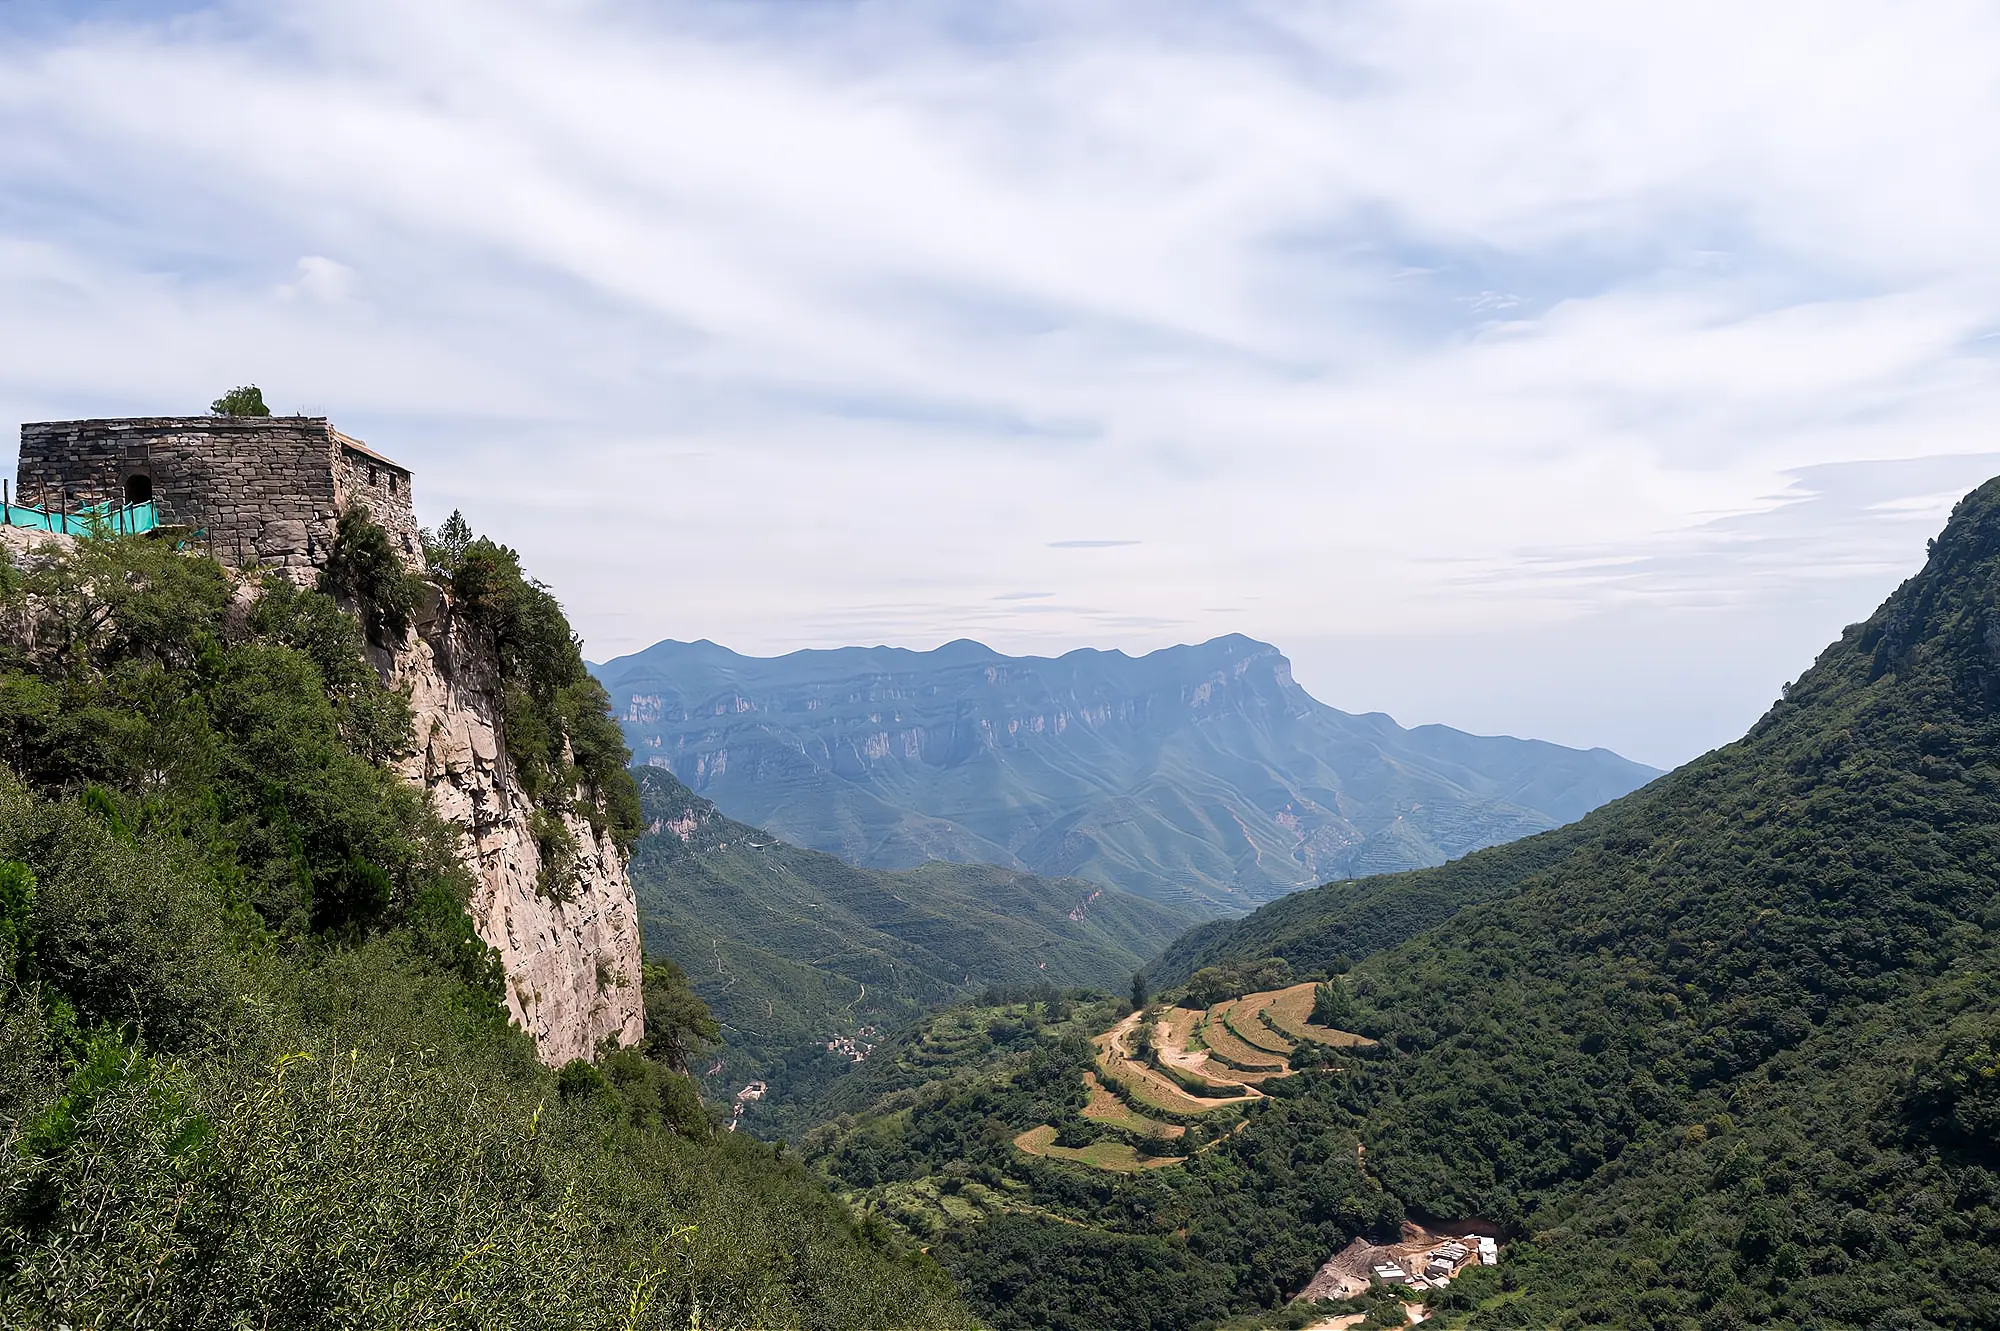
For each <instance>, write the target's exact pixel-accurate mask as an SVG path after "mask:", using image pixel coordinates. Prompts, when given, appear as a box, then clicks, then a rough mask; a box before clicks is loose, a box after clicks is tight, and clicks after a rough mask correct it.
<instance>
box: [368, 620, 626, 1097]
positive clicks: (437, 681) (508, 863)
mask: <svg viewBox="0 0 2000 1331" xmlns="http://www.w3.org/2000/svg"><path fill="white" fill-rule="evenodd" d="M376 664H377V667H378V668H379V669H380V670H381V671H382V673H383V678H384V681H385V682H386V683H387V684H388V685H389V687H391V688H399V689H405V690H407V691H408V693H409V696H410V710H411V712H412V714H413V717H414V719H415V722H416V726H415V737H416V745H415V751H414V752H413V753H411V754H409V755H408V756H407V757H405V758H404V759H402V760H401V761H400V762H399V763H398V764H397V770H398V771H399V772H400V773H401V774H402V775H403V776H404V777H405V778H407V779H408V780H410V781H413V782H416V783H418V784H421V785H422V786H423V787H424V788H425V790H427V791H428V792H429V793H430V797H431V803H432V805H433V807H435V808H436V810H437V811H438V813H439V815H440V816H442V817H443V818H445V819H447V820H448V821H450V822H452V823H453V824H455V825H456V826H458V828H459V829H460V831H461V836H462V837H463V840H462V842H461V855H462V856H463V858H464V860H465V863H466V865H467V867H468V868H470V869H471V870H472V872H473V875H474V877H475V879H476V880H477V886H476V887H475V889H474V891H473V895H472V901H471V912H472V919H473V924H474V926H475V927H476V928H477V929H478V931H479V936H480V937H481V938H483V939H485V940H486V942H487V943H488V944H490V945H491V946H493V947H494V948H495V949H497V950H498V951H499V953H500V957H501V960H502V962H503V964H504V965H505V967H506V972H507V1010H508V1013H509V1014H510V1015H511V1016H512V1018H513V1020H514V1022H515V1024H516V1025H518V1026H520V1028H521V1029H522V1030H524V1031H526V1032H527V1033H528V1034H529V1035H530V1036H532V1037H533V1038H534V1041H535V1048H536V1050H537V1051H538V1052H539V1053H540V1055H541V1057H542V1061H543V1062H545V1063H549V1064H551V1065H559V1064H562V1063H566V1062H568V1061H569V1060H571V1059H573V1058H590V1057H592V1056H593V1055H594V1054H595V1053H596V1052H597V1051H598V1050H599V1049H600V1048H601V1047H602V1046H603V1045H604V1044H606V1043H607V1042H608V1043H610V1044H613V1045H617V1046H624V1045H630V1044H634V1043H636V1042H637V1041H638V1039H639V1036H640V1034H641V1032H642V1029H643V1019H642V1016H641V1012H642V1008H641V1003H640V995H639V972H640V957H641V954H640V946H639V913H638V908H637V905H636V904H635V902H634V901H633V897H632V884H631V882H630V881H629V880H628V879H627V878H626V875H625V859H624V856H623V855H622V854H621V853H620V851H619V849H618V847H617V846H616V845H615V844H614V843H613V841H612V839H611V836H610V835H609V833H604V834H600V833H598V832H596V831H595V830H593V829H592V827H591V825H590V824H589V822H587V821H586V820H584V819H583V818H580V817H578V816H577V815H576V814H575V813H574V812H568V811H565V812H563V813H562V814H561V815H560V816H561V818H562V819H563V821H564V823H565V825H566V826H567V827H568V829H569V832H570V834H571V835H572V836H573V837H574V838H575V840H576V845H577V848H578V853H577V855H576V857H575V861H574V867H573V871H572V872H570V873H568V874H565V875H564V878H565V881H563V882H562V883H559V884H550V885H543V884H541V883H540V879H541V876H542V873H541V871H542V854H541V848H540V843H539V842H538V840H537V837H536V835H535V832H534V829H533V827H532V820H533V818H534V815H535V809H536V806H535V804H534V802H533V801H532V800H531V799H530V798H529V797H528V795H527V793H526V792H525V791H524V790H523V789H522V788H521V784H520V781H519V779H518V777H517V776H516V773H515V768H514V765H513V763H512V762H511V761H510V760H509V758H508V755H507V748H506V742H505V737H504V728H503V726H502V724H501V720H500V700H501V690H500V688H499V684H498V679H497V674H496V669H495V666H494V663H493V659H492V655H491V653H490V652H488V651H486V650H485V649H484V648H483V647H482V646H481V645H480V644H479V643H478V642H476V641H475V640H473V639H472V638H471V637H470V636H469V635H468V634H467V632H466V630H465V626H464V624H463V623H462V622H461V621H460V620H459V619H458V618H457V617H455V616H453V615H452V614H451V613H449V610H448V608H446V607H444V606H442V605H433V606H431V607H429V608H428V609H427V611H426V613H425V614H424V615H422V616H420V617H419V620H418V623H417V625H416V630H415V631H414V632H413V633H411V635H410V636H409V637H408V638H407V639H406V640H405V641H404V642H403V644H402V645H401V646H399V647H397V648H395V649H393V650H391V651H389V652H377V653H376Z"/></svg>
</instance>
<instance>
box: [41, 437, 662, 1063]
mask: <svg viewBox="0 0 2000 1331" xmlns="http://www.w3.org/2000/svg"><path fill="white" fill-rule="evenodd" d="M411 479H412V478H411V475H410V471H409V469H408V468H407V467H403V466H400V465H398V464H397V463H394V462H391V461H390V460H389V459H388V458H386V457H383V456H382V455H381V454H380V453H377V452H376V451H375V450H374V449H372V448H370V447H368V446H367V445H366V444H364V443H362V442H361V441H360V440H358V439H354V438H351V437H350V436H348V435H344V434H342V433H341V432H340V431H338V430H336V429H334V428H333V427H332V426H331V425H329V424H328V423H327V422H326V421H325V420H324V419H323V418H320V417H316V416H144V417H135V418H129V419H123V420H86V421H42V422H37V423H33V424H27V425H23V426H22V427H21V461H20V468H19V471H18V472H17V475H16V481H15V485H14V491H13V494H12V496H11V500H10V501H9V502H10V503H11V505H15V506H17V507H13V508H12V512H11V514H10V515H7V516H6V521H5V526H7V527H9V528H18V527H28V528H31V529H37V530H34V531H33V532H32V535H33V537H34V539H53V540H57V541H65V540H68V539H70V537H71V535H74V534H76V533H79V532H83V531H88V530H90V529H91V528H90V526H89V524H88V523H87V522H86V523H84V524H83V525H81V526H80V525H79V524H78V522H77V520H76V518H77V515H78V514H79V513H83V512H85V511H94V513H95V514H96V515H98V516H99V517H107V516H113V515H119V514H126V513H130V512H131V511H134V510H137V509H141V508H143V509H145V510H146V515H147V523H146V525H145V526H134V527H129V528H128V527H125V526H124V525H123V524H119V525H115V526H112V527H111V529H112V530H114V531H115V530H149V529H152V528H154V527H155V526H166V527H170V528H173V529H176V530H177V531H178V532H184V533H187V536H186V537H185V539H187V540H188V541H189V543H190V544H191V545H193V546H195V547H197V548H203V549H206V550H208V551H209V552H211V553H212V554H214V556H215V557H216V558H217V559H219V560H221V561H222V562H223V563H226V564H229V565H231V566H233V567H236V568H247V567H250V566H251V565H253V564H254V565H255V566H256V567H258V568H262V569H277V570H279V571H280V572H282V573H283V574H284V575H285V576H286V577H288V578H290V579H292V580H293V581H295V582H297V583H299V584H301V585H306V584H310V583H311V582H312V581H313V580H314V579H315V577H316V575H317V571H318V570H319V569H320V568H321V567H322V566H324V564H325V562H326V559H327V555H328V552H329V550H330V549H331V547H332V544H333V538H334V527H335V524H336V522H337V521H338V520H339V516H340V514H341V513H343V512H345V511H346V510H347V509H348V508H349V507H350V506H351V505H354V504H357V503H359V504H363V505H366V507H367V509H368V512H369V516H370V517H372V518H373V519H374V520H375V521H376V522H378V523H380V524H381V525H382V526H383V527H384V528H385V529H387V531H388V533H389V538H390V541H391V543H392V544H393V545H394V546H395V547H396V548H398V549H400V550H401V551H402V552H403V554H404V556H405V557H406V558H407V559H408V560H409V561H410V563H411V566H412V567H413V568H418V567H420V565H421V546H420V544H419V540H418V529H417V519H416V511H415V509H414V507H413V506H412V503H411V495H410V483H411ZM107 525H109V524H107ZM42 533H64V534H60V535H54V536H44V535H42ZM20 534H21V535H22V536H24V537H26V536H29V535H31V533H29V532H24V533H20ZM413 627H414V629H415V631H414V632H412V633H410V634H409V635H408V636H406V637H405V638H403V639H402V640H400V641H398V642H394V643H389V644H386V645H378V646H370V647H369V648H368V652H369V655H370V658H371V660H372V661H373V662H374V664H375V667H376V669H377V670H378V671H379V672H380V674H381V677H382V682H383V683H384V684H385V685H386V686H387V687H389V688H393V689H397V690H399V691H401V692H402V693H404V694H405V696H407V697H408V698H409V700H410V712H411V719H412V720H413V722H414V723H415V728H414V740H415V743H414V746H413V748H412V750H411V751H410V752H408V753H406V754H403V755H401V756H400V757H399V759H398V760H397V761H396V762H395V764H394V766H395V769H396V771H397V773H398V774H399V775H401V776H402V777H404V778H405V779H406V780H408V781H410V782H411V783H412V784H414V785H417V786H420V787H422V788H423V789H424V791H425V792H426V794H427V795H428V796H429V798H430V802H431V806H432V807H433V808H434V809H435V810H436V811H437V812H438V814H439V815H440V816H441V817H443V818H444V819H445V820H446V821H447V822H450V823H452V824H454V825H455V826H456V827H457V828H458V830H459V834H460V842H459V848H458V849H459V856H460V858H461V860H462V861H463V862H464V864H465V866H466V867H467V868H468V869H469V870H470V871H471V872H472V875H473V879H474V885H473V889H472V893H471V899H470V900H469V901H468V902H467V903H466V904H467V908H468V910H469V912H470V913H471V915H472V920H473V925H474V927H475V928H476V929H477V931H478V933H479V936H480V937H481V938H482V939H484V940H485V941H486V942H487V943H488V944H490V945H491V946H492V947H493V948H494V949H495V950H496V951H497V952H498V953H499V954H500V960H501V963H502V965H503V966H504V967H505V970H506V975H507V987H506V1003H507V1009H508V1013H509V1015H510V1016H511V1017H512V1018H513V1020H514V1022H515V1024H517V1025H518V1026H520V1028H521V1029H522V1030H524V1031H526V1032H527V1033H528V1035H529V1036H530V1037H531V1038H533V1040H534V1042H535V1047H536V1049H537V1051H538V1052H539V1053H540V1054H541V1056H542V1058H543V1059H544V1060H546V1061H547V1062H549V1063H551V1064H557V1065H559V1064H562V1063H566V1062H568V1061H569V1060H571V1059H574V1058H590V1057H593V1056H594V1055H595V1054H596V1053H598V1052H599V1051H600V1050H601V1049H603V1048H605V1047H606V1046H626V1045H631V1044H634V1043H636V1042H637V1041H638V1040H639V1038H640V1036H641V1035H642V1034H643V1032H644V1025H645V1023H644V1004H643V1001H642V998H641V994H640V976H641V971H642V968H643V967H642V961H643V959H642V956H641V950H640V937H639V912H638V906H637V903H636V902H635V901H634V899H633V895H632V884H631V881H630V880H629V879H628V878H627V876H626V872H625V858H624V856H623V854H622V853H620V851H619V849H618V847H617V845H616V844H615V843H614V842H613V840H612V838H611V836H610V834H609V832H600V831H598V830H596V829H595V828H594V827H593V826H592V824H591V822H590V820H589V818H588V817H587V816H585V812H584V811H579V810H578V809H576V808H574V807H564V808H562V809H560V810H558V811H556V813H555V816H557V817H559V818H560V819H561V821H562V823H563V825H564V826H565V827H566V828H567V829H568V831H569V834H570V838H571V840H572V841H573V842H574V843H575V844H576V846H577V849H578V853H577V854H576V856H575V862H574V865H573V868H572V872H571V874H570V881H569V882H568V884H567V890H566V891H564V892H562V893H559V894H554V895H551V894H549V893H545V892H544V891H543V890H542V889H541V885H540V884H541V876H542V875H541V855H542V852H541V844H540V841H541V839H540V837H539V835H538V834H537V815H538V807H537V805H536V802H535V800H534V799H533V798H531V797H530V796H529V795H528V793H527V792H526V790H524V789H523V788H522V785H521V781H520V774H519V771H518V769H517V768H516V766H515V764H514V762H513V761H512V759H511V758H510V756H509V755H508V752H507V743H506V727H505V719H504V713H505V707H504V695H505V684H504V681H503V680H502V678H501V673H500V668H499V662H498V661H497V660H496V659H495V657H494V653H493V650H492V647H491V646H490V644H489V642H488V638H487V635H485V634H482V633H478V632H475V631H473V630H472V628H471V627H470V626H468V625H467V624H466V623H464V622H463V621H462V617H461V616H459V615H457V614H455V613H453V612H452V609H451V605H450V598H449V597H448V596H444V595H440V596H439V597H438V598H436V599H435V600H434V601H433V602H432V603H431V605H430V607H429V608H428V609H427V610H426V611H423V612H420V614H419V616H418V617H417V620H416V622H415V623H414V625H413ZM543 812H544V813H546V812H547V811H543Z"/></svg>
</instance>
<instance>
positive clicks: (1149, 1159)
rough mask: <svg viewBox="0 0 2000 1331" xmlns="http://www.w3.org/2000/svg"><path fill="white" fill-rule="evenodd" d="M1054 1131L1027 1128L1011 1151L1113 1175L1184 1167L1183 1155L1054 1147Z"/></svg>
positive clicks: (1112, 1145)
mask: <svg viewBox="0 0 2000 1331" xmlns="http://www.w3.org/2000/svg"><path fill="white" fill-rule="evenodd" d="M1056 1135H1057V1134H1056V1130H1055V1129H1054V1128H1052V1127H1050V1126H1049V1125H1048V1124H1046V1123H1044V1124H1042V1125H1041V1126H1040V1127H1036V1128H1029V1129H1028V1130H1027V1131H1026V1132H1024V1133H1022V1134H1021V1135H1020V1136H1018V1137H1016V1138H1015V1139H1014V1147H1015V1149H1016V1150H1019V1151H1020V1152H1022V1153H1023V1154H1025V1155H1039V1156H1045V1157H1047V1158H1048V1159H1051V1160H1070V1161H1073V1162H1075V1163H1076V1164H1079V1165H1089V1166H1090V1167H1091V1168H1092V1169H1103V1170H1109V1171H1110V1172H1112V1173H1114V1174H1137V1173H1139V1172H1140V1171H1141V1170H1146V1169H1164V1168H1165V1167H1166V1166H1168V1165H1180V1164H1186V1163H1187V1157H1186V1156H1184V1155H1154V1156H1145V1155H1140V1154H1139V1153H1138V1152H1137V1151H1135V1150H1133V1149H1132V1148H1131V1147H1130V1146H1128V1145H1126V1144H1125V1143H1124V1142H1092V1143H1091V1144H1090V1145H1089V1146H1057V1145H1056V1144H1055V1142H1056Z"/></svg>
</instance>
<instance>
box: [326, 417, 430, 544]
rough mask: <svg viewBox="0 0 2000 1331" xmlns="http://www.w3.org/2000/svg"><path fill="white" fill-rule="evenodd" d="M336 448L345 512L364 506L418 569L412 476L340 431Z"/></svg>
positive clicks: (337, 484) (338, 495)
mask: <svg viewBox="0 0 2000 1331" xmlns="http://www.w3.org/2000/svg"><path fill="white" fill-rule="evenodd" d="M327 434H328V435H329V436H330V437H331V440H332V444H333V448H332V452H331V457H332V462H333V493H334V498H335V500H336V501H337V502H338V503H339V505H340V508H341V511H343V512H345V511H346V509H347V507H348V505H350V504H357V503H358V504H361V505H364V506H365V507H366V508H367V509H368V516H369V517H371V518H373V519H374V520H375V521H376V522H378V523H380V524H382V526H383V528H384V529H385V530H387V531H388V533H389V541H390V543H391V544H392V545H394V546H395V547H396V549H397V550H399V551H401V552H402V555H403V557H404V558H405V559H407V560H409V561H410V562H411V564H412V565H415V564H417V563H418V561H420V560H421V559H422V557H423V548H422V546H421V545H420V544H419V543H418V532H417V513H416V509H415V508H414V507H412V501H411V495H410V473H409V471H408V470H406V469H405V468H403V467H401V466H399V465H397V464H396V463H394V462H391V461H389V459H387V458H385V457H383V456H382V455H381V454H380V453H377V452H376V451H375V450H373V449H371V448H369V447H368V446H367V445H365V444H363V443H361V441H360V440H358V439H350V438H348V437H347V436H346V435H344V434H342V433H341V432H340V431H338V430H329V431H327Z"/></svg>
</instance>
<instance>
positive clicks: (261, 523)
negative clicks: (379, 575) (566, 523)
mask: <svg viewBox="0 0 2000 1331" xmlns="http://www.w3.org/2000/svg"><path fill="white" fill-rule="evenodd" d="M370 468H373V469H374V472H375V477H376V484H375V485H374V486H370V485H369V484H368V476H369V470H370ZM391 475H393V476H395V478H396V484H395V486H394V487H393V488H392V487H390V486H389V485H388V483H387V477H389V476H391ZM410 488H411V487H410V473H409V472H408V471H406V470H404V469H403V468H401V467H397V466H396V465H395V464H394V463H391V462H389V461H388V460H387V459H385V458H381V457H379V456H377V455H375V454H373V453H372V452H370V451H369V450H367V449H366V448H365V446H362V445H360V444H359V443H358V441H354V440H349V439H348V438H347V437H346V436H344V435H341V434H340V433H339V432H338V431H336V430H334V429H332V428H331V427H330V426H329V425H328V424H327V422H326V421H325V419H324V418H321V417H316V416H140V417H130V418H126V419H120V420H86V421H40V422H34V423H30V424H26V425H23V426H22V427H21V461H20V468H19V471H18V473H17V476H16V481H15V497H16V499H17V501H18V502H20V503H23V504H33V505H35V506H36V507H49V508H59V507H68V508H72V509H74V508H77V507H81V506H83V505H87V504H95V503H102V502H105V501H107V500H109V501H122V500H127V499H131V498H138V497H142V496H141V495H140V494H139V493H138V491H139V490H146V491H150V497H151V498H152V499H153V501H154V502H155V503H157V504H158V505H159V508H160V513H161V516H162V518H163V519H164V520H165V521H167V522H170V523H176V524H179V525H183V526H187V527H191V528H194V529H196V530H198V531H201V532H203V533H204V538H203V543H204V544H205V545H206V547H207V548H208V549H209V550H210V552H211V553H213V554H214V555H215V557H216V558H218V559H220V560H222V561H223V562H224V563H227V564H231V565H234V566H236V567H239V568H240V567H244V566H246V565H248V564H251V563H253V562H254V563H257V564H260V565H262V566H264V567H266V568H270V567H277V568H281V569H284V570H286V571H287V572H288V574H289V575H290V576H292V577H294V578H296V579H298V580H299V581H301V582H304V581H308V580H310V578H311V576H312V571H313V570H314V569H315V568H317V567H318V566H319V565H320V564H322V563H324V562H325V560H326V554H327V550H328V548H329V546H330V545H331V544H332V541H333V531H334V523H335V521H336V520H337V518H338V516H339V513H340V510H341V507H342V506H343V504H345V503H346V502H349V501H350V500H352V499H354V498H357V497H365V502H367V503H368V507H369V511H370V513H371V514H373V515H374V517H375V520H376V521H378V522H381V523H382V524H383V526H385V527H387V528H388V529H389V532H390V538H391V540H392V541H394V542H396V544H397V546H398V547H399V548H401V549H403V550H404V552H405V554H406V556H407V557H409V558H411V560H412V561H413V562H414V560H415V558H416V555H417V550H416V517H415V513H414V510H413V508H412V506H411V496H410Z"/></svg>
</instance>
